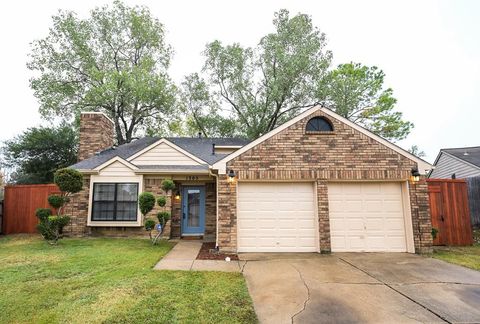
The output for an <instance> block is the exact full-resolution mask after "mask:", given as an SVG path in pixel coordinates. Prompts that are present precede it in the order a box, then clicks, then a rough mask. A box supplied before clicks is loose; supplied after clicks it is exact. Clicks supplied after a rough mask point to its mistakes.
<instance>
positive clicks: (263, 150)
mask: <svg viewBox="0 0 480 324" xmlns="http://www.w3.org/2000/svg"><path fill="white" fill-rule="evenodd" d="M112 144H113V123H112V122H111V121H110V120H109V119H108V118H107V117H106V116H105V115H103V114H99V113H84V114H82V116H81V128H80V153H79V155H80V157H81V159H83V160H82V161H80V162H79V163H77V164H75V165H74V166H73V167H74V168H76V169H78V170H79V171H81V172H82V173H83V174H84V176H85V177H84V179H85V180H84V190H83V191H82V192H80V193H79V194H77V195H76V196H75V197H74V198H73V199H72V203H71V204H72V205H73V207H74V208H72V210H73V214H72V221H71V223H72V226H69V228H68V229H67V231H70V234H74V235H95V234H100V233H101V234H105V233H114V234H116V235H117V234H118V233H119V232H120V233H122V234H125V235H133V234H136V233H144V232H143V229H142V224H143V221H144V220H143V219H142V216H141V215H140V213H139V211H138V208H137V206H136V204H137V197H138V194H139V193H141V192H143V191H149V192H152V193H154V194H155V195H157V196H158V195H162V194H165V193H163V191H162V189H161V183H162V181H163V179H166V178H168V179H173V180H174V182H175V184H176V188H177V189H176V190H175V192H174V193H173V195H172V196H171V197H170V198H169V201H168V204H167V208H168V209H169V210H171V211H172V221H171V229H170V236H171V237H174V238H180V237H186V236H192V235H193V236H199V237H203V239H204V240H212V241H215V242H216V244H217V246H218V247H219V249H220V250H222V251H234V252H320V251H321V252H328V251H333V252H336V251H353V252H356V251H389V252H390V251H392V252H423V251H429V250H430V248H431V244H432V237H431V221H430V214H429V208H428V194H427V186H426V183H425V181H424V179H423V177H422V179H421V180H420V181H419V182H413V181H412V182H410V181H409V180H410V179H411V176H412V174H415V173H416V171H417V170H419V171H420V172H421V173H422V174H425V172H427V171H428V170H430V169H431V165H430V164H428V163H427V162H425V161H423V160H422V159H420V158H418V157H416V156H414V155H412V154H410V153H408V152H407V151H405V150H403V149H401V148H400V147H398V146H396V145H394V144H392V143H390V142H388V141H387V140H385V139H383V138H381V137H379V136H377V135H374V134H373V133H371V132H369V131H367V130H366V129H364V128H362V127H360V126H358V125H356V124H354V123H352V122H351V121H349V120H347V119H345V118H343V117H341V116H339V115H337V114H336V113H334V112H332V111H331V110H328V109H326V108H321V107H314V108H311V109H309V110H307V111H305V112H303V113H302V114H300V115H298V116H297V117H295V118H293V119H291V120H290V121H288V122H287V123H285V124H283V125H281V126H279V127H277V128H276V129H274V130H272V131H271V132H269V133H267V134H265V135H263V136H262V137H260V138H258V139H256V140H255V141H253V142H250V143H249V142H248V141H245V140H242V139H228V138H222V139H209V138H151V137H145V138H142V139H139V140H136V141H134V142H132V143H129V144H125V145H122V146H119V147H116V148H110V147H111V146H112ZM99 151H101V152H100V153H96V152H99ZM158 210H159V207H157V208H156V210H155V212H157V211H158ZM154 215H155V213H154V212H152V213H150V215H148V217H153V216H154Z"/></svg>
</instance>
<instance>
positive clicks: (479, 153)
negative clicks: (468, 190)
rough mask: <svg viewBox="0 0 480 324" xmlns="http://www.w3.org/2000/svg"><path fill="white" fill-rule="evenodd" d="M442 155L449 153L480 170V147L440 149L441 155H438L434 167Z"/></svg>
mask: <svg viewBox="0 0 480 324" xmlns="http://www.w3.org/2000/svg"><path fill="white" fill-rule="evenodd" d="M442 153H447V154H449V155H451V156H453V157H455V158H457V159H459V160H462V161H463V162H465V163H467V164H470V165H473V166H475V167H477V168H480V146H472V147H458V148H446V149H440V153H438V156H437V158H436V159H435V162H434V163H433V164H434V165H437V162H438V160H439V158H440V156H441V155H442ZM465 153H467V154H465Z"/></svg>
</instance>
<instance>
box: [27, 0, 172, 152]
mask: <svg viewBox="0 0 480 324" xmlns="http://www.w3.org/2000/svg"><path fill="white" fill-rule="evenodd" d="M32 47H33V48H32V53H31V60H30V62H29V63H28V68H30V69H31V70H33V71H35V72H36V73H35V74H34V75H35V76H34V77H33V78H32V79H31V81H30V86H31V88H32V89H33V90H34V94H35V96H36V97H37V98H38V100H39V102H40V113H41V114H42V115H43V116H44V117H46V118H49V117H54V116H63V117H66V118H72V117H74V116H76V115H78V114H79V112H80V111H85V110H94V111H102V112H105V113H107V114H108V115H109V116H110V117H111V118H112V119H113V121H114V122H115V131H116V139H117V142H118V144H123V143H126V142H130V141H131V140H132V139H133V138H134V137H135V134H136V132H137V131H139V130H140V129H141V128H149V127H152V128H156V129H158V128H165V127H166V126H168V122H169V121H170V120H171V119H172V116H175V115H174V114H173V115H172V110H173V103H174V99H175V87H174V86H173V84H172V83H171V81H170V79H169V77H168V75H167V68H168V67H169V64H170V59H171V56H172V50H171V48H170V46H169V45H167V44H166V43H165V39H164V27H163V25H162V24H161V23H160V22H159V21H158V20H157V19H155V18H154V17H153V16H152V15H151V13H150V11H149V10H148V9H147V8H145V7H138V6H135V7H128V6H125V5H124V4H123V3H122V2H120V1H115V2H113V5H112V6H105V7H101V8H96V9H94V10H92V11H91V14H90V17H88V18H86V19H81V18H78V17H77V15H76V14H75V13H74V12H69V11H60V12H59V14H58V15H56V16H54V17H53V26H52V27H51V28H50V32H49V34H48V36H47V37H46V38H44V39H41V40H36V41H34V42H33V44H32Z"/></svg>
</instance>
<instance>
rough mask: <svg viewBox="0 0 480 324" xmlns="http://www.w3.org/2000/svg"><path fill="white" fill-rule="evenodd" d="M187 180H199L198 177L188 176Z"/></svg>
mask: <svg viewBox="0 0 480 324" xmlns="http://www.w3.org/2000/svg"><path fill="white" fill-rule="evenodd" d="M185 178H186V180H198V176H186V177H185Z"/></svg>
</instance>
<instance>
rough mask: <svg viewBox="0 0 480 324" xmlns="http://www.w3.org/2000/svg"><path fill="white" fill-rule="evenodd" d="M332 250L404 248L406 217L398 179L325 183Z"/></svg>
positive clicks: (354, 250) (357, 250) (393, 249)
mask: <svg viewBox="0 0 480 324" xmlns="http://www.w3.org/2000/svg"><path fill="white" fill-rule="evenodd" d="M328 202H329V216H330V237H331V244H332V246H331V247H332V251H333V252H335V251H336V252H362V251H365V252H381V251H384V252H405V251H407V244H406V236H405V220H404V213H403V204H402V189H401V184H399V183H332V184H329V185H328Z"/></svg>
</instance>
